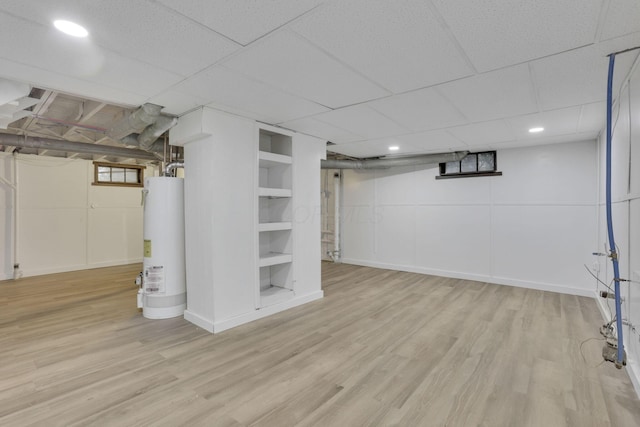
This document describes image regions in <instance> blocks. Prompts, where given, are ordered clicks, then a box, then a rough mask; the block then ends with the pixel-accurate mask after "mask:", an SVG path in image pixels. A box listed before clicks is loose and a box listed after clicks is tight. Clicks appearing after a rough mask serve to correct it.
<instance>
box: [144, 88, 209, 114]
mask: <svg viewBox="0 0 640 427" xmlns="http://www.w3.org/2000/svg"><path fill="white" fill-rule="evenodd" d="M145 102H150V103H152V104H156V105H162V106H163V107H164V109H163V110H162V112H163V113H167V114H174V115H176V116H181V115H183V114H184V113H187V112H188V111H191V110H193V109H195V108H198V107H200V106H202V105H206V104H207V102H208V101H207V100H206V99H204V98H200V97H199V96H196V95H191V94H186V93H183V92H179V91H176V90H173V89H169V90H167V91H164V92H162V93H160V94H158V95H156V96H152V97H150V98H148V99H147V100H146V101H145Z"/></svg>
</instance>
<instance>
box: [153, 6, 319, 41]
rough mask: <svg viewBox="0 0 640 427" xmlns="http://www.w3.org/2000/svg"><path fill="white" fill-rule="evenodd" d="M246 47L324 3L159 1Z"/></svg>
mask: <svg viewBox="0 0 640 427" xmlns="http://www.w3.org/2000/svg"><path fill="white" fill-rule="evenodd" d="M158 1H159V2H160V3H162V4H164V5H166V6H168V7H170V8H171V9H174V10H176V11H178V12H180V13H182V14H184V15H185V16H188V17H189V18H190V19H193V20H194V21H196V22H200V23H202V24H203V25H205V26H207V27H209V28H211V29H213V30H215V31H217V32H219V33H220V34H224V35H225V36H226V37H229V38H230V39H232V40H235V41H237V42H238V43H241V44H243V45H246V44H249V43H251V42H252V41H254V40H256V39H258V38H260V37H262V36H264V35H265V34H268V33H270V32H272V31H273V30H275V29H277V28H279V27H281V26H282V25H284V24H286V23H287V22H289V21H291V20H293V19H295V18H296V17H298V16H300V15H302V14H304V13H306V12H308V11H309V10H311V9H313V8H314V7H316V6H317V5H319V4H320V3H322V2H323V1H322V0H270V1H268V2H266V1H263V2H259V1H255V0H234V1H228V0H209V1H206V2H205V1H202V0H158Z"/></svg>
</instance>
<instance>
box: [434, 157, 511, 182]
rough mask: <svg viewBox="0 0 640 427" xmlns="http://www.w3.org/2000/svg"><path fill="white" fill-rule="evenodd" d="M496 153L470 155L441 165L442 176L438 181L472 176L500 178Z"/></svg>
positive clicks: (439, 176)
mask: <svg viewBox="0 0 640 427" xmlns="http://www.w3.org/2000/svg"><path fill="white" fill-rule="evenodd" d="M500 175H502V172H498V162H497V159H496V152H495V151H483V152H481V153H469V154H467V156H466V157H464V158H463V159H461V160H458V161H455V162H447V163H440V175H438V176H436V179H446V178H468V177H472V176H500Z"/></svg>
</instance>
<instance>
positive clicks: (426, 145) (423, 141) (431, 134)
mask: <svg viewBox="0 0 640 427" xmlns="http://www.w3.org/2000/svg"><path fill="white" fill-rule="evenodd" d="M396 139H398V140H400V141H401V142H404V143H407V144H410V145H412V146H414V147H416V148H417V149H418V150H419V151H420V152H425V153H427V152H442V151H455V150H461V149H462V150H464V149H466V148H467V145H466V144H465V143H463V142H462V141H460V140H459V139H457V138H455V137H454V136H453V135H451V134H450V133H448V132H447V131H445V130H432V131H428V132H419V133H414V134H410V135H402V136H399V137H396Z"/></svg>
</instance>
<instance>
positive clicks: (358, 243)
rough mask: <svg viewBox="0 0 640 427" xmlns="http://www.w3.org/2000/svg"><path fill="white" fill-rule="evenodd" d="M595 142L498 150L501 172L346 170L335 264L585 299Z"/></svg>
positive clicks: (592, 234)
mask: <svg viewBox="0 0 640 427" xmlns="http://www.w3.org/2000/svg"><path fill="white" fill-rule="evenodd" d="M597 158H598V153H597V145H596V142H595V141H584V142H577V143H571V144H559V145H548V146H536V147H527V148H518V149H508V150H501V151H498V153H497V159H498V169H499V170H500V171H502V172H503V174H504V175H503V176H496V177H477V178H459V179H447V180H436V179H435V177H436V175H437V174H438V168H437V166H432V167H424V166H420V167H408V168H400V169H395V168H394V169H387V170H378V171H375V172H374V171H369V172H362V171H345V173H344V176H345V180H344V181H345V184H344V196H343V204H344V207H343V224H344V225H343V228H344V230H343V232H344V234H343V261H344V262H346V263H353V264H360V265H370V266H376V267H383V268H391V269H398V270H405V271H414V272H420V273H427V274H435V275H440V276H447V277H457V278H466V279H473V280H481V281H487V282H492V283H499V284H507V285H514V286H524V287H530V288H536V289H543V290H551V291H557V292H563V293H570V294H577V295H588V296H593V283H592V281H590V280H589V277H590V276H589V275H588V273H587V272H586V271H585V269H584V266H583V264H585V263H591V261H592V256H591V253H592V252H593V251H594V250H595V249H594V248H596V244H597V232H596V226H597V206H596V205H597V192H598V183H597Z"/></svg>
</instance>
